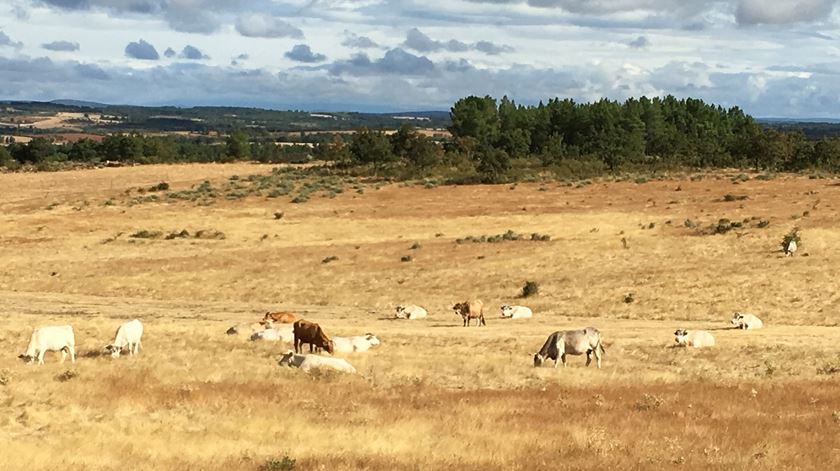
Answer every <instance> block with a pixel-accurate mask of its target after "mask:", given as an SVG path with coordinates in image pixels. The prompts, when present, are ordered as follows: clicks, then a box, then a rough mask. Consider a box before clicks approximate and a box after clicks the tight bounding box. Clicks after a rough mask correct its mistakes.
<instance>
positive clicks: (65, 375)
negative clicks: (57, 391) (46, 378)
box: [55, 370, 79, 383]
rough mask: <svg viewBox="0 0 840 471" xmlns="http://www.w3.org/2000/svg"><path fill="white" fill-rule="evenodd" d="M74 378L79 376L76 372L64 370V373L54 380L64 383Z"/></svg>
mask: <svg viewBox="0 0 840 471" xmlns="http://www.w3.org/2000/svg"><path fill="white" fill-rule="evenodd" d="M76 376H79V373H78V372H76V370H65V371H64V373H61V374H60V375H58V376H56V377H55V380H56V381H59V382H61V383H64V382H66V381H70V380H71V379H73V378H75V377H76Z"/></svg>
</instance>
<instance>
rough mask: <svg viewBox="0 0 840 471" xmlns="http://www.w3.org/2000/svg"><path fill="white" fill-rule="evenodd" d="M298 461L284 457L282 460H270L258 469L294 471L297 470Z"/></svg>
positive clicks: (260, 470)
mask: <svg viewBox="0 0 840 471" xmlns="http://www.w3.org/2000/svg"><path fill="white" fill-rule="evenodd" d="M295 463H296V460H294V459H292V458H289V457H288V456H287V455H283V457H282V458H280V459H276V458H269V459H267V460H265V463H263V464H261V465H260V467H259V468H258V469H259V471H292V470H294V469H295Z"/></svg>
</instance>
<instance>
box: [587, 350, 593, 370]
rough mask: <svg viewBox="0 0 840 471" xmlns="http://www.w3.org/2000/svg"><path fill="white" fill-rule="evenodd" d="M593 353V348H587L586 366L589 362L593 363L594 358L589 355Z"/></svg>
mask: <svg viewBox="0 0 840 471" xmlns="http://www.w3.org/2000/svg"><path fill="white" fill-rule="evenodd" d="M591 354H592V350H587V351H586V366H589V364H590V363H592V358H591V357H590V356H589V355H591Z"/></svg>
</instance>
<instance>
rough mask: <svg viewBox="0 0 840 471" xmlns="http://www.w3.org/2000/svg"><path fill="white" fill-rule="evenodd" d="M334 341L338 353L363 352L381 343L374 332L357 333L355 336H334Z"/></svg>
mask: <svg viewBox="0 0 840 471" xmlns="http://www.w3.org/2000/svg"><path fill="white" fill-rule="evenodd" d="M332 342H333V346H334V347H335V351H336V352H337V353H353V352H358V353H361V352H366V351H368V350H370V348H371V347H375V346H377V345H379V339H378V338H376V336H375V335H373V334H365V335H357V336H355V337H333V338H332Z"/></svg>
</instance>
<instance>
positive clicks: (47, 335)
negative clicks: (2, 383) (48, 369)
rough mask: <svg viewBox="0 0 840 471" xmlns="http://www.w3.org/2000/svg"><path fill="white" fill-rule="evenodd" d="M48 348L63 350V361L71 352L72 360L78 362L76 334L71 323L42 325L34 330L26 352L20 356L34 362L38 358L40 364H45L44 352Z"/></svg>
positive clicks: (56, 350) (57, 350) (55, 350)
mask: <svg viewBox="0 0 840 471" xmlns="http://www.w3.org/2000/svg"><path fill="white" fill-rule="evenodd" d="M47 350H51V351H54V352H59V351H60V352H61V362H62V363H64V359H65V358H67V354H68V353H69V354H70V361H72V362H73V363H75V362H76V336H75V335H74V334H73V327H71V326H69V325H55V326H49V327H41V328H39V329H35V331H34V332H32V337H30V339H29V346H28V347H26V353H23V354H21V355H20V356H18V358H21V359H23V360H25V361H29V362H32V361H34V360H35V358H37V359H38V364H39V365H43V364H44V354H45V353H46V352H47Z"/></svg>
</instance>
